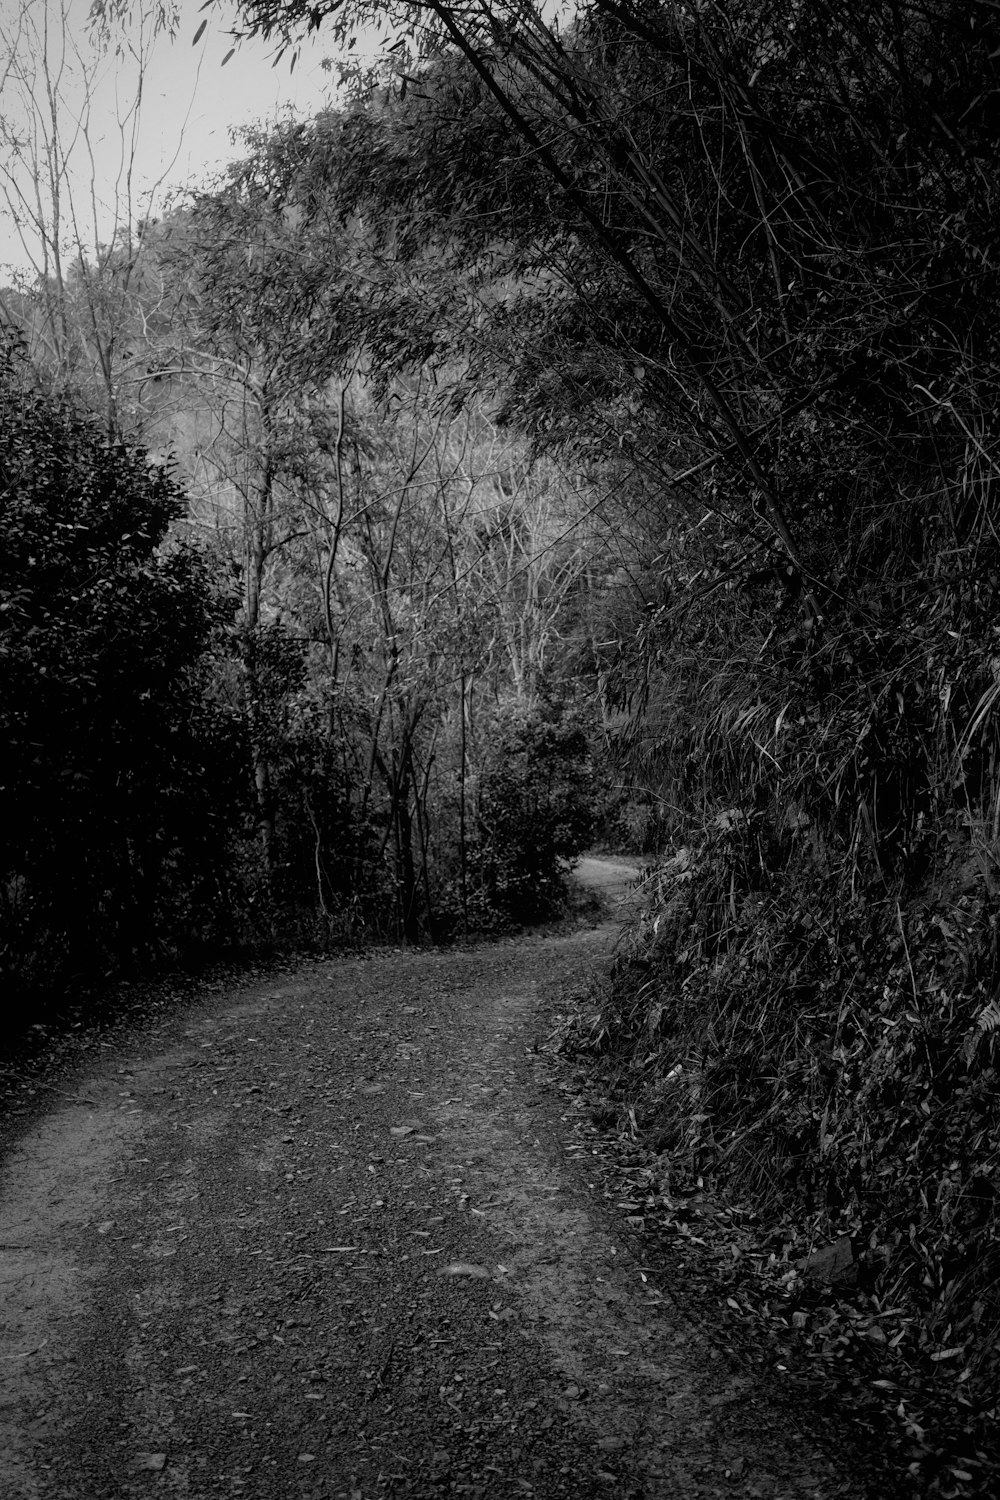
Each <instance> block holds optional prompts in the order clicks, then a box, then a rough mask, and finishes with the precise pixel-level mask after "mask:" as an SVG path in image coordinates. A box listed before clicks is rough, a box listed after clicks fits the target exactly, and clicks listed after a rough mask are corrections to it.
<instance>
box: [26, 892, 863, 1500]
mask: <svg viewBox="0 0 1000 1500" xmlns="http://www.w3.org/2000/svg"><path fill="white" fill-rule="evenodd" d="M597 874H598V876H601V875H602V872H601V871H600V870H599V871H598V872H597ZM603 877H606V878H605V885H606V886H608V885H609V883H610V889H611V890H612V892H613V890H614V882H615V881H619V882H620V880H621V878H622V877H621V873H620V872H615V873H611V872H609V871H608V870H607V869H605V870H604V871H603ZM614 935H615V929H614V927H613V926H612V925H610V924H609V925H606V926H604V927H601V928H597V929H589V930H581V931H580V932H579V933H577V934H575V935H572V936H568V937H567V936H563V937H548V938H542V937H535V938H527V939H522V940H518V941H516V942H510V943H503V944H499V945H496V946H489V947H483V948H479V949H476V950H473V951H468V952H451V953H438V952H428V953H398V952H396V953H383V954H378V955H375V956H373V957H371V958H367V959H349V960H348V959H343V960H335V961H328V962H322V963H315V964H311V965H309V966H307V967H306V968H304V969H302V970H300V971H298V972H297V973H295V974H294V975H290V976H288V977H287V978H285V979H283V980H282V981H281V982H275V981H274V980H271V981H270V982H268V983H266V984H254V985H249V986H247V987H246V988H244V989H242V990H234V991H230V992H228V993H226V994H224V995H209V996H206V997H205V998H204V999H203V1000H201V1001H199V1002H198V1003H197V1004H196V1005H194V1006H193V1007H191V1008H189V1009H188V1010H187V1011H186V1012H185V1013H184V1014H183V1015H182V1016H180V1017H179V1018H178V1019H177V1020H176V1022H173V1023H171V1025H170V1026H169V1027H168V1028H167V1029H166V1030H163V1029H161V1031H160V1032H159V1033H158V1034H157V1035H155V1036H150V1037H147V1038H146V1039H145V1041H140V1042H137V1043H135V1044H134V1046H133V1049H132V1050H131V1051H130V1052H128V1053H127V1054H125V1055H121V1054H117V1055H109V1058H108V1061H107V1062H106V1063H105V1065H104V1066H102V1067H101V1068H100V1069H96V1070H94V1071H93V1072H92V1074H91V1076H89V1077H82V1078H79V1077H78V1078H75V1079H74V1080H73V1082H72V1084H71V1085H67V1088H66V1092H67V1093H70V1094H71V1095H72V1097H70V1098H63V1097H59V1096H52V1097H53V1098H57V1097H58V1107H57V1108H54V1109H52V1111H51V1112H50V1113H49V1114H47V1115H46V1116H45V1117H43V1118H41V1119H38V1120H37V1121H36V1122H35V1124H34V1125H33V1126H32V1128H31V1130H30V1131H29V1132H28V1133H27V1134H25V1135H24V1136H23V1138H22V1139H21V1140H20V1142H19V1143H18V1144H17V1146H16V1147H15V1148H14V1149H13V1150H12V1151H11V1152H9V1154H8V1156H7V1159H6V1162H5V1165H4V1170H3V1176H2V1181H0V1283H2V1288H3V1315H2V1325H0V1496H2V1497H4V1500H98V1497H102V1500H104V1497H107V1500H118V1497H121V1500H132V1497H146V1496H156V1495H163V1496H185V1497H190V1500H202V1497H209V1496H217V1495H223V1496H244V1497H253V1500H292V1497H294V1500H299V1497H301V1500H307V1497H308V1500H311V1497H319V1496H323V1497H331V1500H332V1497H343V1500H375V1497H379V1496H382V1495H397V1496H407V1497H409V1496H413V1497H421V1500H422V1497H425V1496H426V1497H430V1496H442V1495H470V1496H482V1497H490V1500H494V1497H496V1500H501V1497H502V1500H506V1497H510V1496H536V1497H539V1500H545V1497H554V1496H574V1497H584V1500H586V1497H590V1496H602V1497H604V1496H606V1497H614V1500H619V1497H627V1496H631V1497H640V1496H642V1497H648V1500H654V1497H668V1496H669V1497H675V1496H685V1497H687V1500H703V1497H709V1496H721V1495H726V1496H733V1495H735V1496H756V1497H769V1500H778V1497H787V1500H807V1497H816V1500H820V1497H822V1500H828V1497H832V1496H834V1495H838V1494H841V1493H845V1492H846V1476H844V1475H842V1474H838V1473H837V1472H836V1471H835V1469H834V1467H833V1466H832V1464H831V1461H830V1459H829V1458H828V1457H826V1456H824V1455H823V1454H822V1453H820V1452H817V1451H816V1450H815V1449H814V1448H813V1447H812V1446H811V1445H810V1444H809V1443H808V1442H807V1441H806V1440H805V1439H804V1438H803V1437H802V1435H801V1433H800V1432H799V1431H797V1430H796V1429H795V1428H794V1427H790V1426H789V1425H788V1422H787V1419H786V1418H785V1417H784V1416H782V1415H779V1414H777V1413H776V1412H775V1411H774V1410H773V1409H772V1408H771V1407H770V1405H769V1402H768V1399H767V1397H766V1395H765V1394H764V1392H763V1391H762V1390H761V1389H759V1388H758V1386H757V1384H756V1381H755V1377H754V1375H753V1373H752V1371H751V1369H750V1368H749V1367H741V1366H740V1364H739V1361H738V1360H737V1361H736V1362H735V1363H734V1362H732V1361H730V1360H728V1359H727V1358H726V1357H725V1356H724V1355H723V1354H720V1351H719V1348H718V1347H717V1346H716V1344H715V1343H713V1342H712V1341H711V1340H707V1339H706V1338H705V1337H704V1336H703V1335H702V1334H701V1333H700V1332H699V1331H698V1330H697V1329H696V1328H695V1326H694V1325H693V1324H692V1323H691V1322H689V1321H688V1320H686V1319H685V1318H684V1317H683V1316H682V1315H681V1314H680V1313H679V1312H678V1311H677V1310H676V1309H675V1308H674V1307H673V1305H672V1303H671V1301H670V1299H669V1297H667V1296H664V1295H663V1288H662V1286H658V1285H657V1283H656V1281H655V1280H654V1277H653V1275H652V1273H650V1272H649V1271H648V1270H644V1269H643V1268H642V1266H641V1265H640V1264H639V1263H638V1262H637V1261H636V1259H635V1258H634V1256H633V1255H632V1254H630V1253H629V1251H628V1250H627V1249H626V1247H625V1246H624V1245H623V1244H622V1243H621V1242H620V1240H619V1239H618V1238H616V1227H615V1221H614V1220H611V1219H609V1218H608V1217H607V1215H606V1213H605V1210H604V1209H603V1207H602V1205H601V1199H600V1194H599V1193H598V1192H597V1191H596V1187H597V1180H596V1167H595V1164H594V1162H593V1161H591V1159H590V1157H589V1156H588V1155H587V1153H586V1150H585V1148H583V1147H581V1146H580V1144H579V1138H578V1137H572V1138H571V1136H570V1121H571V1120H572V1119H573V1118H574V1116H573V1098H572V1088H571V1085H570V1083H569V1082H567V1081H563V1083H562V1085H561V1087H560V1086H559V1082H558V1079H557V1078H556V1079H554V1078H553V1077H552V1075H551V1073H550V1071H549V1070H548V1069H547V1068H546V1067H544V1066H542V1065H541V1062H540V1058H539V1055H538V1054H537V1053H536V1051H535V1050H534V1048H535V1047H536V1045H537V1042H538V1040H539V1039H540V1038H542V1037H544V1035H545V1034H546V1033H547V1030H548V1027H549V1015H550V1012H551V1009H552V1006H553V1004H554V999H553V997H554V996H556V995H558V994H559V993H560V992H563V993H565V990H566V988H567V987H569V986H572V985H573V984H574V983H576V982H578V981H579V979H580V977H581V976H582V975H585V974H586V973H587V972H588V971H589V970H590V969H591V968H592V967H593V966H594V965H597V964H600V963H602V962H604V961H605V959H606V955H607V953H608V950H609V947H610V945H611V943H612V942H613V939H614ZM852 1493H853V1494H855V1495H856V1494H857V1493H858V1490H857V1488H856V1487H855V1489H854V1490H853V1491H852Z"/></svg>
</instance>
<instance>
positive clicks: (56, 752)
mask: <svg viewBox="0 0 1000 1500" xmlns="http://www.w3.org/2000/svg"><path fill="white" fill-rule="evenodd" d="M181 506H182V496H181V495H180V493H179V492H178V491H177V489H176V487H175V486H174V485H173V483H172V482H171V480H170V477H169V476H168V474H167V473H165V472H164V470H162V469H158V468H153V467H150V466H149V464H148V463H147V460H146V457H145V455H144V454H143V453H142V452H140V451H138V450H136V449H132V448H128V447H126V446H124V445H120V444H116V443H110V442H109V441H108V440H107V439H106V437H105V435H104V434H103V433H102V432H101V431H100V430H98V429H97V428H96V427H95V426H94V425H93V424H92V423H91V422H90V420H89V419H87V418H86V417H84V416H82V415H80V414H79V413H78V412H77V411H76V410H75V409H74V407H73V406H72V404H71V403H69V402H67V401H65V400H61V399H56V398H53V397H52V396H50V395H48V394H47V393H46V392H45V391H44V390H43V389H41V388H40V387H39V386H38V385H37V384H36V383H35V382H34V380H33V379H32V378H31V376H30V375H29V374H28V372H27V371H26V370H25V368H24V367H23V366H22V365H21V363H20V362H19V360H18V359H17V357H16V356H15V355H14V354H12V353H8V354H7V356H6V357H5V359H4V361H3V364H2V365H0V664H2V672H3V684H4V690H3V695H2V698H0V739H2V741H3V760H2V770H0V797H2V802H3V822H4V838H3V845H2V868H0V903H2V922H3V935H2V950H0V965H2V973H3V980H4V983H5V986H6V987H7V989H8V992H13V991H15V990H17V991H20V992H22V993H25V992H31V993H34V994H35V995H36V996H37V995H38V994H39V993H40V992H41V990H42V989H43V987H44V988H45V989H46V991H47V992H49V991H51V989H52V987H53V986H55V987H56V988H58V985H60V984H65V983H67V982H69V981H70V980H71V979H73V978H74V977H79V976H82V975H85V974H92V973H94V972H96V971H101V970H103V969H107V968H112V967H114V966H116V965H118V964H120V963H122V962H126V961H131V960H132V959H134V958H143V959H145V958H148V957H150V956H151V955H156V954H160V953H163V952H168V953H169V952H176V951H178V950H182V949H188V948H190V947H192V946H197V945H198V943H199V942H202V941H216V940H218V939H220V938H221V937H223V936H224V935H225V927H226V913H227V910H228V901H227V895H226V889H225V888H226V884H227V873H226V850H227V842H228V835H229V831H230V828H231V826H232V824H233V822H234V821H235V819H236V817H237V816H238V804H239V801H240V792H239V788H238V780H237V778H234V776H233V772H232V767H233V763H234V761H236V762H237V763H238V755H239V747H238V732H237V730H236V728H235V726H234V721H233V720H232V718H231V717H230V716H229V715H228V714H227V713H226V712H225V711H224V709H222V708H221V707H220V706H218V705H213V704H212V702H211V701H210V699H209V697H208V695H207V691H206V687H207V682H206V671H207V664H208V660H209V653H210V649H211V645H212V642H213V640H214V639H216V637H217V634H218V632H219V630H220V629H221V627H222V625H223V622H224V621H225V619H226V617H227V615H228V613H229V606H228V604H227V603H226V601H224V600H220V599H219V598H218V596H217V595H216V593H215V592H214V590H213V588H212V586H211V584H210V582H209V580H208V578H207V576H206V574H205V572H204V569H203V567H202V565H201V564H200V562H199V560H198V558H197V557H196V556H195V555H194V554H193V553H191V552H189V551H186V550H184V549H182V548H179V547H171V546H166V547H165V546H164V545H163V543H164V538H165V537H166V535H167V530H168V527H169V525H170V523H171V521H172V520H173V519H174V518H175V517H176V516H178V515H179V514H180V511H181ZM36 1003H37V1002H36Z"/></svg>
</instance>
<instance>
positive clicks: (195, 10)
mask: <svg viewBox="0 0 1000 1500" xmlns="http://www.w3.org/2000/svg"><path fill="white" fill-rule="evenodd" d="M141 5H142V0H137V3H136V5H135V7H134V10H135V12H139V10H140V8H141ZM201 6H202V0H180V4H179V11H180V20H179V25H178V28H177V34H176V37H175V38H174V39H173V40H171V38H170V37H169V36H167V35H166V34H165V33H163V32H161V33H160V34H159V35H158V36H156V37H155V38H154V37H153V36H152V28H151V27H146V28H145V35H143V32H142V30H141V28H137V27H136V26H135V25H134V26H133V32H132V36H131V44H132V45H131V49H124V50H123V51H122V52H121V53H120V55H118V56H117V57H116V56H115V55H114V54H113V53H105V54H103V55H102V54H100V53H99V52H97V51H96V50H95V49H94V46H93V42H92V40H91V36H90V33H89V31H88V27H87V19H88V15H89V12H90V9H91V0H0V286H2V285H3V284H5V283H6V284H10V282H11V281H12V280H13V279H14V277H15V276H16V275H17V274H18V273H20V274H22V275H27V276H28V277H29V278H30V276H31V274H32V266H33V265H34V266H35V267H36V268H37V265H38V263H39V262H38V255H39V252H38V241H37V236H36V235H35V234H34V233H33V232H32V229H31V225H30V219H31V214H32V212H37V208H36V206H35V205H36V204H37V199H34V196H33V185H32V180H31V179H32V173H31V170H30V167H31V163H32V161H33V160H36V159H37V157H38V156H39V153H40V149H41V148H42V147H44V145H45V144H46V142H48V141H50V140H51V138H52V135H53V127H52V122H51V118H50V117H49V116H48V115H47V114H46V111H45V108H44V100H45V90H44V86H43V85H44V79H43V74H44V59H45V57H46V56H47V57H48V60H49V73H50V77H52V78H53V80H55V79H56V77H57V75H58V88H57V91H56V92H57V94H58V99H59V103H58V107H57V110H56V127H57V130H58V136H59V139H60V141H61V142H62V143H63V144H64V146H65V147H66V148H67V150H68V162H69V165H68V171H67V176H66V183H67V191H64V194H63V213H62V217H63V219H64V220H65V221H66V222H67V228H68V229H69V224H68V220H69V210H70V208H72V209H73V210H74V211H75V213H76V215H77V222H78V224H79V226H80V233H81V237H82V238H83V239H84V241H85V243H86V244H87V245H88V246H90V245H92V244H93V242H94V240H95V238H96V239H97V240H99V241H101V242H103V243H106V242H107V241H108V239H109V238H110V237H111V235H112V234H113V231H114V226H115V223H116V216H117V218H118V220H119V221H120V219H121V217H122V216H123V215H124V214H125V212H126V209H127V204H128V201H129V197H130V195H129V193H128V192H127V191H126V190H125V189H124V187H123V185H122V184H123V174H122V163H123V159H128V158H130V157H131V156H132V146H133V143H134V168H133V173H132V180H133V186H132V191H131V202H132V205H133V217H134V216H136V215H142V216H146V215H148V214H150V212H151V213H152V215H153V216H156V214H157V212H162V210H163V208H164V207H165V206H166V205H167V204H168V203H169V198H170V195H171V194H172V193H174V194H176V193H177V192H178V191H180V190H183V188H184V187H186V186H188V185H191V184H200V183H205V182H206V181H207V180H208V179H209V178H210V175H211V173H212V172H213V170H217V169H218V168H219V167H220V166H222V165H224V164H225V163H226V162H227V161H229V160H232V159H233V158H234V157H235V156H237V155H239V149H238V147H234V146H233V144H232V142H231V132H232V130H233V129H235V128H237V127H239V126H241V125H247V124H251V123H255V122H267V121H273V120H275V119H276V118H278V117H279V116H281V115H283V114H285V113H287V112H288V110H289V109H292V110H295V111H298V112H299V113H300V114H304V115H311V114H314V113H315V112H316V111H317V110H318V109H320V108H321V107H322V106H323V104H324V102H326V101H327V100H328V99H330V97H331V92H332V89H333V86H334V75H332V74H330V73H328V72H326V71H324V69H323V68H322V67H321V62H322V60H323V59H324V58H325V57H329V56H330V55H331V52H332V47H331V43H330V42H329V41H325V40H324V37H323V33H322V31H320V32H319V34H318V35H317V34H316V33H314V34H313V37H312V38H311V39H310V40H307V41H305V42H304V43H303V45H302V49H301V53H300V56H299V59H298V61H297V63H296V66H295V69H294V72H291V73H290V72H289V60H288V56H287V55H286V56H285V58H283V59H282V61H281V62H279V63H278V64H277V66H276V67H275V66H272V63H273V59H274V53H275V50H276V44H275V43H274V42H273V41H272V42H270V43H265V42H262V41H256V42H244V43H241V44H240V45H239V46H238V47H237V50H236V52H235V53H234V55H233V56H232V57H231V58H230V60H229V61H228V62H227V63H226V64H225V66H222V60H223V58H224V57H225V55H226V53H227V52H229V51H230V49H231V48H232V47H233V46H234V41H233V38H232V36H231V35H229V28H230V27H232V25H233V24H234V21H235V16H236V11H235V8H234V7H233V6H232V5H226V4H219V3H216V4H212V5H211V6H210V7H208V8H207V9H206V10H204V11H203V10H202V8H201ZM202 21H207V25H206V28H205V31H204V34H203V35H202V36H201V37H200V38H199V40H198V41H197V42H196V43H194V42H193V38H194V37H195V35H196V33H197V31H198V28H199V26H200V25H201V23H202ZM64 38H65V40H64ZM137 51H144V56H145V62H144V65H143V67H142V68H140V65H139V62H138V61H137V57H136V52H137ZM11 59H13V60H14V64H15V65H14V67H13V68H12V67H11V66H10V63H11ZM140 73H141V74H142V85H143V86H142V95H141V97H142V103H141V109H140V111H139V112H138V113H137V114H133V113H132V112H131V111H132V106H133V105H134V102H135V99H136V92H137V86H138V83H139V80H140ZM85 74H86V75H87V76H89V77H90V78H91V80H92V82H91V86H90V89H89V98H90V109H89V116H88V114H87V111H86V105H85V98H86V96H87V90H85V89H84V88H83V86H82V79H83V77H84V75H85ZM39 105H41V106H42V108H41V109H39ZM121 121H124V130H123V129H122V128H121V125H120V122H121ZM81 125H85V126H86V130H85V131H84V130H81V128H80V127H81ZM123 140H124V142H125V147H124V150H123ZM154 188H155V189H156V191H155V198H154V199H153V201H152V202H151V201H150V195H151V194H152V193H153V191H154ZM92 189H93V191H92ZM26 198H27V200H28V201H29V202H30V203H31V204H32V206H31V208H30V209H29V208H28V207H26V203H25V199H26ZM46 211H47V212H48V208H46ZM18 224H20V226H21V232H20V234H19V233H18ZM69 232H70V237H72V231H71V230H70V231H69ZM25 241H26V242H27V246H26V244H25Z"/></svg>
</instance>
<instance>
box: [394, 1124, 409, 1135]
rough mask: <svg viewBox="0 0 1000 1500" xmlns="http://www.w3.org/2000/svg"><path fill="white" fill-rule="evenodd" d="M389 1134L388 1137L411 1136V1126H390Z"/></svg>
mask: <svg viewBox="0 0 1000 1500" xmlns="http://www.w3.org/2000/svg"><path fill="white" fill-rule="evenodd" d="M389 1134H390V1135H412V1134H413V1126H412V1125H391V1126H390V1127H389Z"/></svg>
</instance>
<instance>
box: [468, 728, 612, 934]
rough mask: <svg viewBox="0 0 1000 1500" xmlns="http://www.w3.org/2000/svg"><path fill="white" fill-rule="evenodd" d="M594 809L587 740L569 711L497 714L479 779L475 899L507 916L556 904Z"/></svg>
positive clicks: (526, 916) (528, 914) (526, 915)
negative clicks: (567, 870)
mask: <svg viewBox="0 0 1000 1500" xmlns="http://www.w3.org/2000/svg"><path fill="white" fill-rule="evenodd" d="M595 808H596V787H595V777H594V767H593V762H592V759H591V755H590V749H589V742H588V738H587V735H586V734H585V733H584V730H583V727H582V725H581V723H580V720H579V719H578V717H577V716H576V715H575V714H574V713H573V712H571V711H569V712H564V711H561V710H559V709H557V708H553V707H545V706H542V707H537V708H530V709H529V708H515V709H513V710H512V711H510V712H508V713H507V714H505V715H502V716H500V717H499V718H498V721H497V723H496V726H495V728H494V730H493V732H492V733H491V735H490V737H489V752H488V759H487V762H486V766H485V768H484V770H483V772H482V774H481V778H480V782H479V793H478V807H477V823H478V837H477V843H476V848H475V851H474V862H475V867H476V871H477V894H478V899H479V901H480V903H481V904H483V905H484V906H485V907H486V908H488V909H490V910H492V911H493V912H494V913H495V914H496V915H497V916H498V917H500V918H501V919H504V920H509V921H530V920H531V919H533V918H537V917H539V916H541V915H544V914H546V913H548V912H551V911H552V910H554V908H555V907H556V905H557V904H558V901H559V898H560V897H561V895H562V893H563V874H564V871H565V869H566V867H567V863H568V861H570V860H572V859H573V858H574V857H575V856H576V855H578V854H579V853H580V852H581V851H582V850H583V849H584V848H586V846H587V844H588V843H589V842H590V839H591V836H592V834H593V830H594V825H595Z"/></svg>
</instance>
